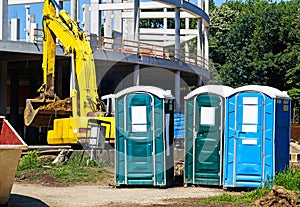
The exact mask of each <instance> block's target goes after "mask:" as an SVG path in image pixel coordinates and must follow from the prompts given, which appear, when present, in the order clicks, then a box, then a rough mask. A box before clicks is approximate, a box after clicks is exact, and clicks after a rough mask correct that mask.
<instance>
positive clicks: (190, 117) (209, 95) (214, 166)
mask: <svg viewBox="0 0 300 207" xmlns="http://www.w3.org/2000/svg"><path fill="white" fill-rule="evenodd" d="M234 91H235V90H234V89H233V88H230V87H228V86H222V85H206V86H202V87H199V88H197V89H195V90H193V91H192V92H190V93H189V94H188V95H187V96H186V97H185V173H184V182H185V184H186V185H187V184H202V185H222V170H223V166H222V165H223V162H222V161H223V156H222V153H223V138H224V120H225V118H224V117H225V114H224V113H225V103H226V101H225V100H226V98H227V97H228V96H229V95H232V94H233V93H234Z"/></svg>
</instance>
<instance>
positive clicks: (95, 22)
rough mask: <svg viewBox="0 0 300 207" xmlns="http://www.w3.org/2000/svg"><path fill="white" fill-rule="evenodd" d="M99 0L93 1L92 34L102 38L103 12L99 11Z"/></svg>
mask: <svg viewBox="0 0 300 207" xmlns="http://www.w3.org/2000/svg"><path fill="white" fill-rule="evenodd" d="M99 3H100V1H99V0H91V34H92V35H95V36H101V35H102V34H101V11H99V9H98V4H99Z"/></svg>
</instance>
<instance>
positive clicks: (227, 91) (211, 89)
mask: <svg viewBox="0 0 300 207" xmlns="http://www.w3.org/2000/svg"><path fill="white" fill-rule="evenodd" d="M235 92H236V91H235V89H233V88H231V87H229V86H224V85H205V86H201V87H199V88H196V89H195V90H193V91H191V92H190V93H189V94H187V95H186V96H185V97H184V99H190V98H191V97H193V96H196V95H198V94H202V93H214V94H216V95H219V96H222V97H225V98H226V97H228V96H230V95H232V94H234V93H235Z"/></svg>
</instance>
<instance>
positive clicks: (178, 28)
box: [175, 7, 180, 60]
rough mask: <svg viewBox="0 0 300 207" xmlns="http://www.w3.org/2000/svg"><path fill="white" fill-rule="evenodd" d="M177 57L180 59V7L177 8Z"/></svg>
mask: <svg viewBox="0 0 300 207" xmlns="http://www.w3.org/2000/svg"><path fill="white" fill-rule="evenodd" d="M175 59H176V60H179V59H180V8H178V7H177V8H175Z"/></svg>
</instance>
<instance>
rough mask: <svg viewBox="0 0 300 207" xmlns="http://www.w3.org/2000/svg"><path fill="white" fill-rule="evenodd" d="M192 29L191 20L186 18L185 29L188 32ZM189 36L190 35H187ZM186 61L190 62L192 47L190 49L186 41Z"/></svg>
mask: <svg viewBox="0 0 300 207" xmlns="http://www.w3.org/2000/svg"><path fill="white" fill-rule="evenodd" d="M189 28H190V19H189V18H185V29H186V30H188V29H189ZM186 36H188V35H186ZM184 57H185V61H187V62H188V61H189V60H190V47H189V42H188V41H186V42H185V54H184Z"/></svg>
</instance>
